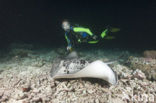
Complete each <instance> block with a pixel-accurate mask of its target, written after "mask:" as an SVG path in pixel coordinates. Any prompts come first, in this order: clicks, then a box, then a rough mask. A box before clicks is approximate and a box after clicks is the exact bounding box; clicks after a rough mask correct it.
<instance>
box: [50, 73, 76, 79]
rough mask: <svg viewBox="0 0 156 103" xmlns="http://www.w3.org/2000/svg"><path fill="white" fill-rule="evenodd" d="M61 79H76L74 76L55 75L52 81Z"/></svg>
mask: <svg viewBox="0 0 156 103" xmlns="http://www.w3.org/2000/svg"><path fill="white" fill-rule="evenodd" d="M61 78H76V77H75V75H74V74H60V75H55V76H54V77H53V79H61Z"/></svg>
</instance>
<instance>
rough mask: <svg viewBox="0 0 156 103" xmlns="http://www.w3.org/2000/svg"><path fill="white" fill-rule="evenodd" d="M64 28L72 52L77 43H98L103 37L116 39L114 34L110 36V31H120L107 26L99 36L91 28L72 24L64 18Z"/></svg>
mask: <svg viewBox="0 0 156 103" xmlns="http://www.w3.org/2000/svg"><path fill="white" fill-rule="evenodd" d="M62 28H63V29H64V31H65V39H66V41H67V44H68V46H67V51H69V52H71V51H72V50H73V47H74V46H75V44H76V43H89V44H96V43H98V42H99V41H100V40H101V39H103V38H105V39H114V36H109V35H108V34H109V33H110V32H118V31H120V29H119V28H111V27H107V28H106V29H105V30H104V31H103V32H102V33H101V34H100V36H97V35H95V34H93V33H92V32H91V30H90V29H89V28H84V27H81V26H72V25H71V24H70V23H69V21H67V20H64V21H63V22H62Z"/></svg>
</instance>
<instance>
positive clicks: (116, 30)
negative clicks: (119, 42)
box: [110, 27, 120, 32]
mask: <svg viewBox="0 0 156 103" xmlns="http://www.w3.org/2000/svg"><path fill="white" fill-rule="evenodd" d="M118 31H120V28H114V27H111V28H110V32H118Z"/></svg>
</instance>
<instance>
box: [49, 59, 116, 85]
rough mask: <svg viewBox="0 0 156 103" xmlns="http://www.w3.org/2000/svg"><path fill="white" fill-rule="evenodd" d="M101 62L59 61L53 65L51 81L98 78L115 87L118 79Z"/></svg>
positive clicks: (106, 64) (105, 64)
mask: <svg viewBox="0 0 156 103" xmlns="http://www.w3.org/2000/svg"><path fill="white" fill-rule="evenodd" d="M111 63H112V62H109V63H104V62H103V61H101V60H96V61H93V62H91V63H89V62H88V61H86V60H79V59H72V60H60V62H58V63H56V62H55V63H53V68H52V70H51V76H52V78H53V79H55V80H56V79H61V78H98V79H101V80H105V81H107V82H108V83H110V84H112V85H116V84H117V81H118V78H117V75H116V73H115V72H114V71H113V70H112V69H111V68H110V67H109V66H108V64H111Z"/></svg>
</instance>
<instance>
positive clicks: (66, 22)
mask: <svg viewBox="0 0 156 103" xmlns="http://www.w3.org/2000/svg"><path fill="white" fill-rule="evenodd" d="M62 28H63V29H64V30H65V31H69V30H70V23H69V22H68V21H63V22H62Z"/></svg>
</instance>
